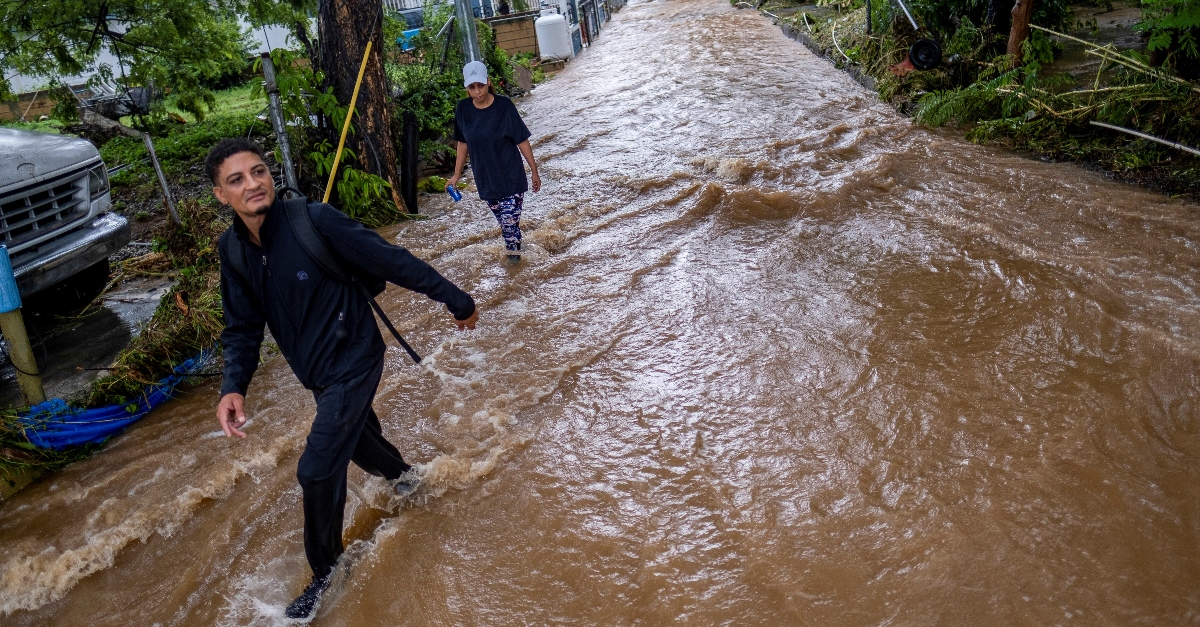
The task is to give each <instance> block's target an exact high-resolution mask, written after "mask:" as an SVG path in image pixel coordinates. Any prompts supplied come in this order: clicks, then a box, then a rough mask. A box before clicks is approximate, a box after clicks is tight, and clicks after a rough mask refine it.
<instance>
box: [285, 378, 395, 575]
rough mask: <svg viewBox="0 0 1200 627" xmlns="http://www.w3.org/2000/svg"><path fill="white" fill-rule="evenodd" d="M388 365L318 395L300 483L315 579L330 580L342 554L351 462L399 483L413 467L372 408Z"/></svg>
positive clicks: (306, 549) (298, 473) (307, 548)
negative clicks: (316, 577)
mask: <svg viewBox="0 0 1200 627" xmlns="http://www.w3.org/2000/svg"><path fill="white" fill-rule="evenodd" d="M382 374H383V361H382V360H380V361H379V363H377V364H375V367H373V368H371V369H370V370H368V371H367V372H366V373H364V374H362V375H360V376H358V377H355V378H353V379H350V380H349V381H345V382H342V383H338V384H335V385H332V386H330V387H328V388H325V389H323V390H316V391H314V392H313V396H314V397H315V398H316V399H317V417H316V419H315V420H313V425H312V429H311V430H310V431H309V433H308V441H307V443H306V444H305V446H304V453H303V454H302V455H300V464H299V465H298V467H297V468H296V478H297V479H299V481H300V487H301V489H303V491H304V553H305V555H307V556H308V564H309V566H311V567H312V570H313V574H314V575H317V576H319V577H324V576H325V575H328V574H329V573H330V571H332V570H333V566H334V564H335V563H337V559H338V556H340V555H341V554H342V550H343V547H342V518H343V516H344V514H345V509H346V470H347V469H348V468H349V466H350V462H352V461H353V462H354V463H355V464H358V467H359V468H362V469H363V470H365V471H367V472H368V473H370V474H372V475H375V476H377V477H383V478H385V479H395V478H396V477H399V476H400V475H401V474H402V473H404V472H405V471H407V470H408V469H409V468H410V466H409V465H408V464H406V463H404V458H402V457H401V456H400V451H397V450H396V447H395V446H392V444H391V443H390V442H388V441H387V440H386V439H384V437H383V429H382V427H380V425H379V417H378V416H376V415H375V410H374V409H372V408H371V401H373V400H374V399H375V388H376V387H377V386H378V385H379V378H380V376H382Z"/></svg>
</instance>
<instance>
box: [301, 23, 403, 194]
mask: <svg viewBox="0 0 1200 627" xmlns="http://www.w3.org/2000/svg"><path fill="white" fill-rule="evenodd" d="M381 6H382V5H381V4H380V1H379V0H320V2H319V3H318V5H317V32H318V38H319V39H320V42H321V45H320V56H321V58H320V60H319V63H318V67H320V68H321V71H323V72H324V73H325V77H326V80H327V81H328V82H329V86H330V87H333V95H334V96H336V97H337V100H338V102H339V103H341V104H343V105H345V104H349V103H350V96H351V94H352V93H353V92H354V83H355V81H356V79H357V78H358V69H359V63H360V62H361V61H362V57H363V51H364V50H366V48H367V42H368V41H372V42H374V43H373V44H372V45H371V55H370V57H369V58H368V60H367V69H366V72H365V73H364V74H363V81H362V87H361V88H360V90H359V93H358V103H357V104H358V106H357V107H356V109H357V112H354V111H352V112H351V114H352V115H354V124H355V130H356V131H357V132H356V133H355V134H354V136H353V137H352V138H349V139H348V140H347V143H348V144H349V145H350V146H351V147H352V148H353V149H354V154H355V155H357V156H358V164H357V165H356V167H357V168H359V169H361V170H364V171H366V172H369V173H371V174H375V175H378V176H380V177H382V178H383V179H384V180H386V181H387V182H388V183H390V184H391V185H392V200H393V201H394V202H395V203H396V207H397V208H398V209H399V208H401V207H403V206H404V205H403V204H401V203H402V201H401V199H400V195H399V194H398V193H397V190H399V189H400V177H399V175H398V173H397V171H396V162H397V160H398V159H397V155H396V145H395V143H394V140H393V135H392V110H391V106H390V104H389V102H388V100H389V97H390V94H389V93H388V88H387V76H386V75H385V74H384V70H383V51H384V50H386V49H387V47H386V46H384V43H383V24H382V23H381V20H382V16H381V14H380V11H381ZM333 139H337V137H336V136H334V138H333Z"/></svg>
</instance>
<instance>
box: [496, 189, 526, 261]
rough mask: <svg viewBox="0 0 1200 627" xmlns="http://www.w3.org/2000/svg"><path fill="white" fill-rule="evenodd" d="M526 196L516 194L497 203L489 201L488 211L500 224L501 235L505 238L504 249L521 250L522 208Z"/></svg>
mask: <svg viewBox="0 0 1200 627" xmlns="http://www.w3.org/2000/svg"><path fill="white" fill-rule="evenodd" d="M524 204H525V194H514V195H512V196H507V197H505V198H501V199H500V200H496V201H491V200H489V201H487V205H488V209H491V210H492V215H494V216H496V222H499V223H500V234H501V235H503V236H504V248H506V249H508V250H521V207H522V206H524Z"/></svg>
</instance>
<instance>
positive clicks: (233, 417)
mask: <svg viewBox="0 0 1200 627" xmlns="http://www.w3.org/2000/svg"><path fill="white" fill-rule="evenodd" d="M204 167H205V170H206V171H207V173H208V176H209V178H211V179H212V182H213V186H214V187H213V194H214V195H215V196H216V197H217V200H219V201H221V202H222V203H224V204H226V205H230V206H232V207H233V210H234V212H235V215H234V218H233V226H231V227H230V228H229V230H227V231H225V234H224V235H222V236H221V240H220V243H219V246H218V248H219V251H220V256H221V298H222V301H223V305H224V309H225V331H224V332H223V333H222V334H221V344H222V345H223V347H224V351H225V370H224V377H225V380H224V384H223V385H222V386H221V402H220V403H219V404H218V405H217V420H218V421H219V422H220V423H221V429H222V430H223V431H225V435H226V436H229V437H234V436H237V437H239V438H244V437H246V434H245V433H243V432H242V431H240V428H241V427H242V425H244V424H246V412H245V409H244V404H245V400H246V397H245V395H246V388H247V386H249V385H250V378H251V377H252V376H253V375H254V370H255V368H257V367H258V351H259V347H260V346H261V344H262V341H263V326H264V325H266V326H269V327H270V328H271V334H272V335H273V336H275V341H276V342H278V343H279V349H280V351H281V352H282V353H283V356H284V357H285V358H286V359H287V362H288V365H290V366H291V367H292V371H293V372H295V373H296V377H297V378H298V379H300V382H301V383H302V384H304V387H306V388H308V389H310V390H312V391H313V395H314V397H315V398H316V401H317V417H316V419H314V420H313V423H312V428H311V430H310V431H309V433H308V439H307V441H306V443H305V446H304V453H303V454H302V455H301V456H300V463H299V465H298V467H297V469H296V478H297V479H299V480H300V487H301V488H302V489H303V492H304V552H305V555H307V556H308V563H309V565H310V566H312V570H313V578H312V583H310V584H309V585H308V587H307V588H306V589H305V590H304V593H303V594H301V595H300V596H299V597H297V598H296V600H295V601H293V602H292V603H291V605H289V606H288V608H287V612H286V616H287V617H288V618H309V617H311V616H313V615H314V614H315V612H316V609H317V604H318V603H319V601H320V598H321V594H322V593H323V592H324V591H325V588H326V587H327V586H328V585H329V575H330V573H331V572H332V571H333V567H334V565H335V563H336V562H337V559H338V556H340V555H341V554H342V515H343V513H344V510H345V506H346V470H347V468H348V466H349V464H350V462H352V461H353V462H354V463H355V464H358V466H359V467H360V468H362V469H363V470H365V471H367V472H368V473H370V474H372V475H375V476H380V477H383V478H384V479H386V480H388V481H390V482H391V483H392V484H393V486H394V487H395V488H396V490H397V491H398V492H401V493H407V492H409V491H411V490H412V489H413V488H415V487H416V483H417V481H419V478H418V477H416V476H414V475H415V473H413V472H409V470H410V468H411V467H410V466H409V465H408V464H406V463H405V462H404V459H403V458H402V457H401V456H400V452H399V451H397V450H396V447H394V446H392V444H391V443H390V442H388V441H387V440H386V439H384V437H383V432H382V428H381V426H380V424H379V418H378V417H377V416H376V415H375V411H374V410H373V409H372V408H371V402H372V401H373V400H374V398H375V388H376V386H378V384H379V378H380V376H381V375H382V373H383V354H384V344H383V338H382V337H381V336H380V334H379V328H378V327H377V326H375V317H374V314H372V312H371V306H370V303H369V301H368V297H367V295H366V294H364V293H363V291H362V290H361V288H360V287H359V286H357V285H354V284H353V282H346V281H343V280H339V279H338V278H335V276H334V275H331V274H328V273H326V272H325V271H323V270H322V267H321V265H320V262H319V261H318V260H316V259H313V258H312V257H311V256H310V255H309V253H307V252H305V250H306V249H305V248H304V247H303V244H302V243H301V241H300V239H299V238H298V237H297V235H296V233H295V232H294V230H293V228H292V223H290V222H289V218H288V216H287V215H286V214H285V213H284V212H285V211H286V210H287V209H285V207H284V203H283V202H282V201H281V200H279V199H278V198H276V196H275V183H274V181H273V180H272V178H271V172H270V170H269V169H268V168H267V165H266V164H265V163H263V158H262V151H261V150H260V149H259V148H258V146H256V145H255V144H253V143H251V142H249V141H247V140H244V139H225V140H222V141H221V142H219V143H218V144H217V145H216V146H214V147H213V148H212V150H210V151H209V153H208V158H207V159H206V160H205V163H204ZM307 210H308V213H309V215H310V216H311V217H312V222H313V225H314V226H315V227H316V232H317V233H319V234H320V236H321V237H323V238H324V241H325V244H326V246H327V247H328V248H329V250H330V251H332V252H333V254H334V256H336V257H337V261H338V262H340V265H342V266H344V267H345V270H346V271H347V272H349V273H351V274H353V275H355V276H361V277H364V279H365V280H369V279H371V278H372V277H379V278H382V279H386V280H388V281H390V282H392V283H395V284H396V285H399V286H401V287H405V288H408V289H410V290H413V291H416V292H420V293H422V294H425V295H426V296H428V297H430V298H432V299H433V300H436V301H438V302H441V303H445V305H446V308H447V309H449V310H450V313H451V314H453V316H454V321H455V324H457V325H458V328H459V330H461V329H463V328H467V329H474V328H475V322H476V320H478V319H479V312H478V310H476V309H475V301H473V300H471V297H470V296H468V295H467V293H466V292H464V291H462V290H460V289H458V288H457V287H455V285H454V284H453V283H451V282H450V281H447V280H446V279H445V278H443V277H442V275H440V274H438V273H437V271H436V270H434V269H433V268H431V267H430V266H429V265H428V264H426V263H425V262H424V261H421V260H420V259H417V258H416V257H414V256H413V255H412V254H411V253H409V252H408V251H407V250H405V249H403V248H401V247H399V246H393V245H391V244H388V243H387V242H386V241H384V239H383V238H382V237H380V236H379V235H378V234H377V233H375V232H374V231H372V230H370V229H368V228H366V227H364V226H363V225H362V224H360V223H359V222H358V221H356V220H353V219H351V218H349V217H347V216H346V215H345V214H343V213H341V212H340V211H338V210H336V209H334V208H333V207H330V206H329V205H326V204H322V203H309V204H308V206H307ZM308 250H312V248H311V247H310V248H309V249H308ZM365 280H364V282H365Z"/></svg>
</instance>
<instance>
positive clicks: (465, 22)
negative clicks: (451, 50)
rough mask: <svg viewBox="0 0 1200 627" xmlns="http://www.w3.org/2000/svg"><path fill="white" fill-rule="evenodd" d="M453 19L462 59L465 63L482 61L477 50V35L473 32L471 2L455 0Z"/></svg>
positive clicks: (468, 0)
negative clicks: (460, 46)
mask: <svg viewBox="0 0 1200 627" xmlns="http://www.w3.org/2000/svg"><path fill="white" fill-rule="evenodd" d="M454 17H455V20H454V21H455V22H458V24H456V28H458V40H459V41H460V42H462V49H463V57H465V58H466V60H467V63H470V62H472V61H483V53H482V52H480V50H479V35H478V34H477V33H476V32H475V14H474V12H472V11H471V0H455V2H454Z"/></svg>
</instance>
